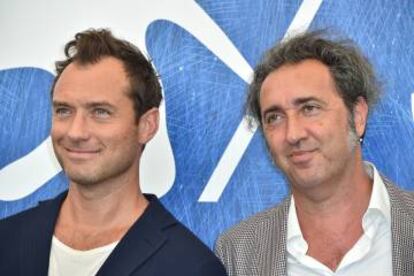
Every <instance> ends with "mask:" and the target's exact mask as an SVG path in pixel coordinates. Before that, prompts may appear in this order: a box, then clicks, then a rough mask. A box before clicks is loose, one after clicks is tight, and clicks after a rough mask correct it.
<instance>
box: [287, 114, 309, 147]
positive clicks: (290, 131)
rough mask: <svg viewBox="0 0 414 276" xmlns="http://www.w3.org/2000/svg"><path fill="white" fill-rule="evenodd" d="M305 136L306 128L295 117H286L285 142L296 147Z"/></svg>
mask: <svg viewBox="0 0 414 276" xmlns="http://www.w3.org/2000/svg"><path fill="white" fill-rule="evenodd" d="M306 136H307V132H306V127H305V125H304V123H303V122H302V120H301V119H300V118H298V116H296V115H292V116H288V119H287V123H286V141H287V142H288V143H289V144H291V145H297V144H298V143H300V141H302V140H303V139H305V138H306Z"/></svg>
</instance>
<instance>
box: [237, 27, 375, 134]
mask: <svg viewBox="0 0 414 276" xmlns="http://www.w3.org/2000/svg"><path fill="white" fill-rule="evenodd" d="M326 35H327V32H326V31H321V30H319V31H313V32H306V33H302V34H299V35H296V36H294V37H292V38H290V39H288V40H285V41H282V42H280V43H279V44H277V45H276V46H274V47H273V48H271V49H269V50H268V51H267V52H266V53H265V55H264V57H263V59H262V61H261V62H260V63H259V65H257V66H256V68H255V70H254V76H253V81H252V83H251V84H250V86H249V89H248V96H247V101H246V105H245V112H246V115H248V116H247V117H248V120H249V125H250V126H253V125H256V124H257V125H259V126H260V127H261V126H262V117H261V109H260V90H261V87H262V84H263V81H264V80H265V79H266V77H267V76H268V75H269V74H270V73H272V72H273V71H275V70H277V69H278V68H280V67H281V66H283V65H287V64H297V63H300V62H301V61H304V60H306V59H315V60H318V61H320V62H322V63H323V64H325V65H326V66H327V67H328V68H329V71H330V73H331V76H332V78H333V79H334V82H335V86H336V89H337V91H338V93H339V95H340V96H341V98H342V99H343V101H344V103H345V106H346V107H347V109H348V111H349V113H350V114H351V120H352V119H353V117H352V114H353V113H352V112H353V110H354V105H355V104H356V103H357V101H358V98H359V97H362V98H364V99H365V100H366V101H367V103H368V106H369V107H372V106H373V105H374V104H375V103H376V102H377V101H378V99H379V96H380V84H379V82H378V80H377V79H376V77H375V74H374V70H373V68H372V65H371V64H370V63H369V61H368V60H367V59H366V58H365V57H364V56H363V55H362V54H361V52H360V51H359V50H358V49H357V47H356V46H355V45H354V43H353V42H352V41H350V40H329V39H327V38H325V36H326Z"/></svg>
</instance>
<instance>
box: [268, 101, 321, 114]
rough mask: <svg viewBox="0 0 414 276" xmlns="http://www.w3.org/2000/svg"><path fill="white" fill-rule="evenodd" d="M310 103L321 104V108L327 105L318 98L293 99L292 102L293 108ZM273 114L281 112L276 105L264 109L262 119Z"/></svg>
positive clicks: (281, 109) (280, 108)
mask: <svg viewBox="0 0 414 276" xmlns="http://www.w3.org/2000/svg"><path fill="white" fill-rule="evenodd" d="M312 101H315V102H318V103H320V104H322V105H323V106H326V104H327V103H326V102H325V101H323V100H321V99H319V98H316V97H304V98H297V99H295V100H294V101H293V106H296V107H297V106H301V105H303V104H305V103H308V102H312ZM273 112H283V108H282V107H280V106H278V105H272V106H269V107H268V108H266V110H264V111H263V115H262V117H266V115H267V114H268V113H273Z"/></svg>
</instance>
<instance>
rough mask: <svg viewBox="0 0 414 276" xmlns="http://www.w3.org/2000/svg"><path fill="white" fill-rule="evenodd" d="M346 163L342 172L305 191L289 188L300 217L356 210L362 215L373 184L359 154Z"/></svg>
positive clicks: (334, 214)
mask: <svg viewBox="0 0 414 276" xmlns="http://www.w3.org/2000/svg"><path fill="white" fill-rule="evenodd" d="M348 164H349V165H348V166H347V167H346V168H343V170H342V173H340V174H337V175H335V176H334V177H332V178H330V179H327V180H325V182H324V183H320V184H319V185H316V186H314V187H312V188H309V189H307V190H303V189H302V190H298V189H296V188H294V185H292V194H293V196H294V198H295V202H296V208H297V212H298V215H299V216H300V215H306V216H317V217H321V216H324V215H326V216H330V215H333V216H336V215H337V214H338V212H340V211H341V210H342V211H344V212H345V211H346V210H349V209H356V208H358V209H359V210H360V212H365V210H366V209H367V207H368V204H369V199H370V196H371V190H372V183H371V179H370V177H369V176H368V174H367V172H366V170H365V167H364V163H363V161H362V157H361V155H360V152H359V151H358V152H357V154H356V155H355V158H354V160H352V162H348ZM350 199H352V200H350Z"/></svg>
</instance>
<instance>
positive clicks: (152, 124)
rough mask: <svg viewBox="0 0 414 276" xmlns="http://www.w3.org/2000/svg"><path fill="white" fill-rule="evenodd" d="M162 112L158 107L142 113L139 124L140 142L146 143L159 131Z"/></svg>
mask: <svg viewBox="0 0 414 276" xmlns="http://www.w3.org/2000/svg"><path fill="white" fill-rule="evenodd" d="M159 120H160V114H159V111H158V108H155V107H154V108H151V109H150V110H148V111H147V112H145V113H144V114H142V115H141V118H139V123H138V124H139V125H138V142H139V143H140V144H142V145H145V144H146V143H147V142H148V141H149V140H151V139H152V137H154V135H155V133H157V130H158V126H159Z"/></svg>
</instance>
